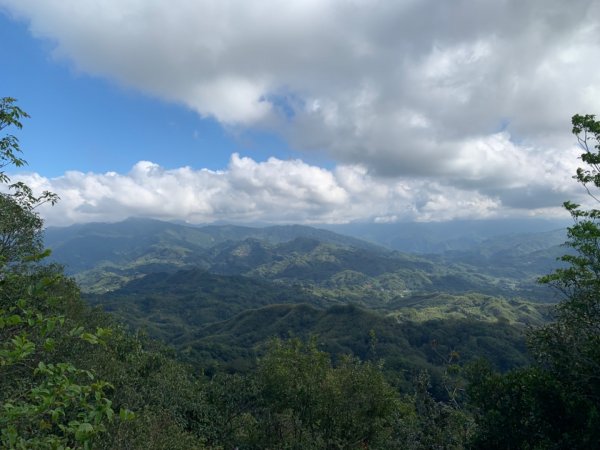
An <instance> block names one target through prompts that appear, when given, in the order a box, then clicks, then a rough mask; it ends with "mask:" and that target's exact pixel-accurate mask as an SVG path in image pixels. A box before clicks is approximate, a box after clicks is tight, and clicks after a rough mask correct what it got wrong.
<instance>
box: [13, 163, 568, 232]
mask: <svg viewBox="0 0 600 450" xmlns="http://www.w3.org/2000/svg"><path fill="white" fill-rule="evenodd" d="M12 178H13V179H14V180H21V181H25V182H26V183H27V184H29V185H30V186H31V187H32V188H33V189H34V190H35V191H38V192H39V191H42V190H50V191H53V192H56V193H57V194H59V196H60V197H61V201H60V202H59V203H58V204H57V205H56V206H53V207H50V206H49V205H44V206H43V207H42V208H41V210H40V212H41V214H42V215H43V216H44V217H45V219H46V221H47V224H49V225H68V224H71V223H79V222H91V221H118V220H122V219H125V218H127V217H131V216H143V217H153V218H158V219H165V220H184V221H188V222H192V223H208V222H213V221H218V220H226V221H233V222H257V221H260V222H271V223H345V222H351V221H357V220H358V221H360V220H373V221H375V222H395V221H402V220H420V221H430V220H451V219H457V218H486V217H503V216H506V215H507V214H520V215H531V214H536V213H540V211H542V212H543V214H546V215H547V214H560V213H561V212H560V209H559V208H553V209H544V210H539V209H535V208H533V209H532V208H531V207H530V205H528V204H527V205H526V206H524V207H520V206H519V204H518V201H515V202H514V203H515V204H514V205H510V204H508V205H507V204H505V203H503V199H502V197H500V196H498V195H495V194H489V193H484V192H474V191H473V190H472V189H461V188H457V187H454V186H450V185H444V184H443V183H441V182H434V181H431V180H424V179H409V178H404V179H402V180H400V181H399V180H395V179H382V178H379V177H373V176H371V175H370V174H369V172H368V171H367V169H366V168H365V167H362V166H357V165H344V166H339V167H337V168H336V169H335V170H333V171H330V170H325V169H323V168H320V167H316V166H311V165H308V164H306V163H304V162H302V161H300V160H291V161H283V160H279V159H276V158H270V159H268V160H267V161H264V162H257V161H254V160H252V159H250V158H247V157H240V156H239V155H237V154H233V155H232V156H231V159H230V162H229V165H228V167H227V168H226V170H222V171H211V170H206V169H201V170H193V169H191V168H189V167H182V168H178V169H171V170H166V169H164V168H162V167H160V166H158V165H157V164H154V163H152V162H148V161H140V162H138V163H137V164H136V165H135V166H134V167H133V168H132V169H131V170H130V171H129V173H127V174H118V173H115V172H107V173H104V174H99V173H81V172H74V171H72V172H67V173H65V174H64V175H63V176H61V177H57V178H52V179H49V178H45V177H43V176H40V175H38V174H21V175H14V176H12ZM563 194H567V193H563ZM568 194H571V195H570V196H569V197H567V198H573V195H572V194H573V193H572V192H569V193H568ZM504 195H505V196H508V194H507V193H504ZM523 195H526V194H524V193H523V191H521V192H520V197H519V201H524V200H526V199H524V198H523ZM531 195H541V193H540V192H533V193H532V194H531ZM538 201H539V200H538ZM525 203H527V202H526V201H525ZM534 203H535V201H534ZM557 204H558V203H555V204H554V205H557ZM554 205H551V206H554Z"/></svg>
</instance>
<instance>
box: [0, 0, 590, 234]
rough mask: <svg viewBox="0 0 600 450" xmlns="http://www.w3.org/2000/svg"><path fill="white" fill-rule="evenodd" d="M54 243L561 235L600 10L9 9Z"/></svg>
mask: <svg viewBox="0 0 600 450" xmlns="http://www.w3.org/2000/svg"><path fill="white" fill-rule="evenodd" d="M0 42H2V45H1V46H0V61H2V62H1V63H0V88H1V92H0V96H1V97H4V96H10V97H15V98H17V99H18V104H19V106H21V107H22V108H23V109H24V110H25V111H27V112H28V113H29V114H30V115H31V118H30V119H27V120H26V121H25V123H24V127H23V129H22V130H14V129H13V130H4V132H11V133H13V134H15V135H16V136H17V137H18V138H19V140H20V143H21V148H22V149H23V151H24V154H23V156H24V158H25V159H26V160H27V161H28V162H29V165H28V166H27V167H26V168H25V169H24V170H23V169H18V170H17V169H10V170H9V172H10V175H11V178H12V179H13V180H22V181H25V182H27V183H28V184H29V185H30V186H32V187H33V188H34V189H35V190H36V191H42V190H45V189H46V190H51V191H53V192H56V193H57V194H58V195H59V196H60V197H61V201H60V202H59V203H58V204H57V205H55V206H54V207H52V208H50V207H49V206H48V205H46V206H43V207H41V208H40V213H41V214H42V215H43V216H44V218H45V219H46V222H47V224H49V225H69V224H72V223H81V222H91V221H116V220H121V219H125V218H127V217H131V216H137V217H152V218H157V219H164V220H180V221H186V222H190V223H210V222H215V221H227V222H237V223H252V222H266V223H307V224H311V223H348V222H374V223H393V222H398V221H444V220H453V219H487V218H502V217H511V218H514V217H522V218H527V217H562V216H564V212H563V211H562V208H561V204H562V202H564V201H565V200H574V201H582V200H584V198H585V192H584V191H582V188H581V187H580V186H578V185H577V184H576V183H575V182H574V181H573V180H572V175H573V174H574V172H575V169H576V167H577V166H578V163H579V162H580V161H578V159H577V158H578V155H579V154H580V153H581V151H580V149H579V148H578V147H577V145H576V140H575V138H574V137H573V136H572V135H571V134H570V128H571V127H570V118H571V116H572V115H573V114H576V113H580V114H594V113H600V111H598V109H599V108H600V0H571V1H569V2H565V1H564V0H528V1H523V0H469V1H466V0H455V1H452V2H440V1H439V0H368V1H367V0H288V1H286V2H281V1H279V0H260V1H258V0H254V1H250V0H220V1H218V2H215V1H212V0H170V1H160V0H104V1H103V2H96V1H91V0H0Z"/></svg>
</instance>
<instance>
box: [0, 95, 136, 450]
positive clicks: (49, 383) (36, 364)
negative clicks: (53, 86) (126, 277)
mask: <svg viewBox="0 0 600 450" xmlns="http://www.w3.org/2000/svg"><path fill="white" fill-rule="evenodd" d="M23 117H28V116H27V114H26V113H25V112H24V111H23V110H21V109H20V108H19V107H18V106H16V105H15V100H14V99H12V98H8V97H7V98H2V99H0V130H3V129H5V128H6V127H9V126H15V127H17V128H21V126H22V125H21V122H20V119H21V118H23ZM20 152H21V150H20V148H19V142H18V139H17V138H16V137H15V136H13V135H10V134H9V135H6V136H4V137H3V138H2V139H0V185H2V184H4V185H7V187H8V193H6V192H2V193H0V447H2V448H19V449H21V448H23V449H24V448H31V449H38V448H39V449H46V448H48V449H50V448H52V449H55V448H56V449H58V448H62V449H69V448H86V449H87V448H91V447H90V446H91V443H92V441H93V439H95V438H96V436H97V435H99V434H100V433H102V432H104V431H105V430H106V425H107V424H108V423H110V422H112V420H113V417H114V415H115V413H114V410H113V408H112V401H111V400H110V399H109V398H108V397H107V396H106V395H107V392H108V391H110V390H112V389H113V387H112V385H111V384H110V383H107V382H105V381H102V380H97V379H96V377H95V375H94V373H93V372H92V371H90V370H84V369H80V368H78V367H75V365H73V364H72V363H71V362H69V361H52V359H53V356H54V352H55V349H56V348H57V346H61V345H62V346H65V345H72V343H73V341H77V340H83V341H85V342H86V343H87V344H90V345H98V344H102V343H103V340H104V338H105V337H106V336H108V335H110V330H108V329H103V328H97V330H96V332H94V333H90V332H86V330H85V329H84V328H83V327H82V326H76V327H73V328H71V329H66V328H67V326H68V325H67V324H68V323H69V322H68V321H66V320H65V316H64V315H62V314H60V313H59V312H58V310H59V309H60V308H57V307H56V304H57V303H58V302H59V301H60V300H61V299H59V298H56V297H55V296H54V295H53V294H55V293H56V292H57V290H58V291H61V290H63V289H64V288H65V286H66V287H67V289H68V287H69V286H70V283H69V281H68V280H66V279H65V277H64V275H63V274H62V270H60V269H59V270H57V268H56V267H55V266H41V265H35V266H34V268H33V269H32V270H24V267H23V263H24V262H27V261H31V262H37V261H39V260H40V259H42V258H43V257H44V256H46V255H47V252H42V249H43V247H42V245H43V244H42V236H41V232H42V226H43V220H42V219H41V218H40V216H39V215H38V214H37V212H36V211H35V208H36V207H37V206H39V205H40V204H42V203H45V202H50V203H55V202H56V200H57V199H58V197H57V196H56V195H55V194H53V193H50V192H44V193H42V195H41V196H39V197H36V196H35V195H34V194H33V192H32V190H31V189H30V188H29V187H28V186H27V185H25V184H24V183H22V182H17V183H13V184H10V178H9V177H8V175H6V173H5V172H4V168H5V167H7V166H10V165H14V166H16V167H20V166H22V165H24V164H25V160H23V159H22V158H21V157H20V155H19V153H20ZM121 416H122V418H123V419H128V418H130V417H131V416H132V414H131V413H130V412H129V411H128V410H126V409H122V410H121Z"/></svg>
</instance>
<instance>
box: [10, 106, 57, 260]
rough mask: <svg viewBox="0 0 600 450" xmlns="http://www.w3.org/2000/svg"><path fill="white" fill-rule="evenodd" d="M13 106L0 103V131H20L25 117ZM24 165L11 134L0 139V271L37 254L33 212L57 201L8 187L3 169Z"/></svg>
mask: <svg viewBox="0 0 600 450" xmlns="http://www.w3.org/2000/svg"><path fill="white" fill-rule="evenodd" d="M15 102H16V100H15V99H14V98H11V97H4V98H1V99H0V131H3V130H4V129H6V128H8V127H15V128H17V129H20V128H22V127H23V124H22V123H21V119H23V118H27V117H29V115H28V114H27V113H26V112H24V111H23V110H22V109H21V108H19V107H18V106H17V105H16V104H15ZM25 164H27V162H26V161H25V160H24V159H23V158H21V149H20V147H19V140H18V139H17V138H16V137H15V136H14V135H12V134H6V135H5V136H3V137H2V138H1V139H0V184H4V185H6V187H7V190H8V192H0V267H2V266H3V265H7V264H14V263H19V262H22V261H23V260H26V259H27V258H31V257H33V256H34V255H36V254H39V253H41V251H42V249H43V243H42V225H43V221H42V219H41V218H40V217H39V215H38V214H37V212H36V208H37V207H38V206H39V205H41V204H43V203H48V202H49V203H51V204H54V203H56V202H57V201H58V196H57V195H56V194H54V193H52V192H48V191H45V192H43V193H42V194H41V195H39V196H36V195H34V194H33V192H32V190H31V189H30V188H29V186H27V185H26V184H25V183H23V182H16V183H11V180H10V177H9V176H8V175H7V174H6V172H5V170H4V169H5V168H6V167H8V166H15V167H21V166H23V165H25Z"/></svg>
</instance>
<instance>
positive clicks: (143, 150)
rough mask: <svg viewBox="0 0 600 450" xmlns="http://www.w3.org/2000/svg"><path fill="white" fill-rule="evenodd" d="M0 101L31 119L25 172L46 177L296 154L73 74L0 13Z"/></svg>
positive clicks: (253, 134)
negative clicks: (12, 101) (145, 164)
mask: <svg viewBox="0 0 600 450" xmlns="http://www.w3.org/2000/svg"><path fill="white" fill-rule="evenodd" d="M0 41H1V42H4V43H9V44H10V45H3V46H2V47H1V48H0V58H1V59H2V61H8V62H9V63H8V64H5V65H3V66H4V67H3V69H2V90H3V93H2V94H1V95H3V96H11V97H15V98H17V100H18V104H19V105H20V106H21V107H22V108H23V109H24V110H25V111H27V112H28V113H29V115H30V116H31V118H30V119H29V120H26V121H25V122H24V125H25V128H24V131H23V132H21V133H18V134H19V138H20V141H21V147H22V149H23V150H24V152H25V155H24V156H25V157H26V160H27V161H28V167H27V169H28V170H30V171H35V172H38V173H40V174H41V175H44V176H48V177H57V176H60V175H62V174H63V173H64V172H65V171H67V170H79V171H83V172H90V171H92V172H107V171H116V172H127V171H128V170H129V169H131V167H132V166H133V165H134V164H135V163H137V162H138V161H140V160H149V161H152V162H155V163H157V164H160V165H161V166H162V167H165V168H177V167H182V166H192V167H196V168H209V169H213V170H219V169H223V168H225V167H226V166H227V163H228V161H229V158H230V156H231V154H232V153H235V152H238V153H241V154H243V155H248V156H251V157H252V158H254V159H256V160H259V161H260V160H264V159H266V158H268V157H269V156H276V157H280V158H284V159H285V158H290V157H293V156H297V154H296V153H295V152H293V151H292V150H290V149H289V148H288V145H287V144H286V142H285V141H284V140H282V139H279V138H278V137H277V136H275V135H273V134H272V133H268V132H260V131H254V130H244V131H236V130H231V131H226V130H225V129H224V128H223V127H222V126H221V125H220V124H219V123H218V122H217V121H215V120H214V119H210V118H202V117H201V116H200V115H199V114H198V113H197V112H195V111H192V110H190V109H189V108H188V107H186V106H184V105H181V104H177V103H175V102H167V101H162V100H160V99H158V98H155V97H152V96H150V95H147V94H144V93H141V92H139V91H137V90H135V89H134V88H131V87H125V86H122V85H119V84H118V83H116V82H114V81H111V80H107V79H103V78H100V77H97V76H90V75H88V74H86V73H83V72H81V71H78V70H77V69H75V68H74V67H73V66H72V64H70V63H69V61H66V60H61V59H59V58H56V57H54V56H53V54H52V51H53V48H54V44H53V43H52V41H51V40H49V39H36V38H34V37H33V36H32V35H31V33H30V32H29V30H28V28H27V24H26V23H25V22H24V21H23V20H11V18H9V17H8V16H7V15H6V14H0Z"/></svg>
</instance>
